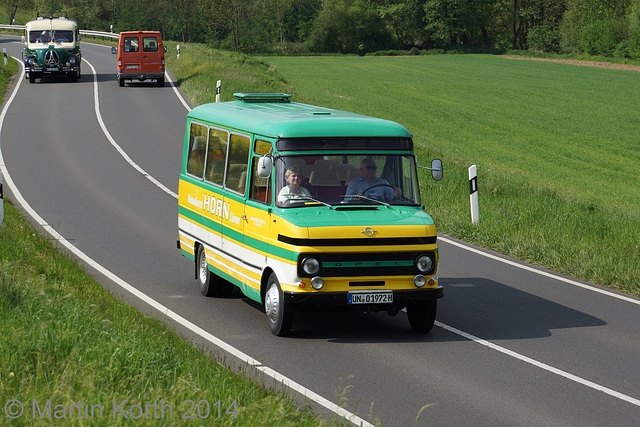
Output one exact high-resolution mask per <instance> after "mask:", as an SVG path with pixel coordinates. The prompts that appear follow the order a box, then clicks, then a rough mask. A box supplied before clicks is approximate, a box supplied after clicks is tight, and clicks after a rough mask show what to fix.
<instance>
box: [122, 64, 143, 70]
mask: <svg viewBox="0 0 640 427" xmlns="http://www.w3.org/2000/svg"><path fill="white" fill-rule="evenodd" d="M125 68H126V69H128V70H137V69H138V68H140V66H139V65H137V64H136V65H127V66H126V67H125Z"/></svg>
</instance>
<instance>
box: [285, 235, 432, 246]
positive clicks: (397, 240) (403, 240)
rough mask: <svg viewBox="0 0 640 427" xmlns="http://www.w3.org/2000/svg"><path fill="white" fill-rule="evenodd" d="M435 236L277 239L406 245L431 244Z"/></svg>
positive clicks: (314, 243)
mask: <svg viewBox="0 0 640 427" xmlns="http://www.w3.org/2000/svg"><path fill="white" fill-rule="evenodd" d="M437 239H438V238H437V237H436V236H428V237H384V238H357V239H298V238H295V237H289V236H283V235H282V234H278V240H279V241H281V242H283V243H288V244H290V245H295V246H386V245H394V246H398V245H401V246H408V245H433V244H435V243H436V242H437Z"/></svg>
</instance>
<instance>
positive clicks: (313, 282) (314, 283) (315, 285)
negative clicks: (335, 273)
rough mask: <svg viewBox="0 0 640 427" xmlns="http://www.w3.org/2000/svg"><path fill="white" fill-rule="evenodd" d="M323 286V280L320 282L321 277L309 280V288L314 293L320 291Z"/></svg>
mask: <svg viewBox="0 0 640 427" xmlns="http://www.w3.org/2000/svg"><path fill="white" fill-rule="evenodd" d="M323 286H324V280H322V277H320V276H316V277H314V278H313V279H311V287H312V288H313V289H315V290H316V291H319V290H320V289H322V287H323Z"/></svg>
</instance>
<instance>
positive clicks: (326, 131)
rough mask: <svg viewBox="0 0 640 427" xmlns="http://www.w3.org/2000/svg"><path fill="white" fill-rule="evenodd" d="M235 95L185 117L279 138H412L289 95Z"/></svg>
mask: <svg viewBox="0 0 640 427" xmlns="http://www.w3.org/2000/svg"><path fill="white" fill-rule="evenodd" d="M234 96H236V100H235V101H229V102H219V103H212V104H203V105H200V106H198V107H196V108H194V109H193V110H191V112H189V114H187V116H188V117H190V118H191V119H193V120H202V121H207V122H210V123H214V124H218V125H221V126H225V127H229V128H233V129H237V130H241V131H245V132H250V133H253V134H258V135H262V136H268V137H278V138H318V137H320V138H322V137H401V138H410V137H411V134H410V133H409V131H408V130H407V129H406V128H405V127H404V126H402V125H401V124H399V123H396V122H392V121H389V120H384V119H378V118H375V117H370V116H364V115H361V114H355V113H349V112H346V111H340V110H333V109H330V108H324V107H316V106H314V105H308V104H301V103H297V102H290V101H289V98H290V97H291V95H288V94H282V93H280V94H245V93H236V94H234Z"/></svg>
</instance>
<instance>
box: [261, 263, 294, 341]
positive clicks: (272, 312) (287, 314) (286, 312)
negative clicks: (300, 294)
mask: <svg viewBox="0 0 640 427" xmlns="http://www.w3.org/2000/svg"><path fill="white" fill-rule="evenodd" d="M264 312H265V313H266V315H267V323H268V324H269V330H270V331H271V333H272V334H273V335H277V336H279V337H284V336H287V335H289V332H290V331H291V324H292V323H293V307H292V306H291V304H289V303H286V302H285V301H284V294H283V293H282V288H280V282H278V278H277V277H276V275H275V274H274V273H271V276H269V280H268V281H267V292H266V293H265V295H264Z"/></svg>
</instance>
